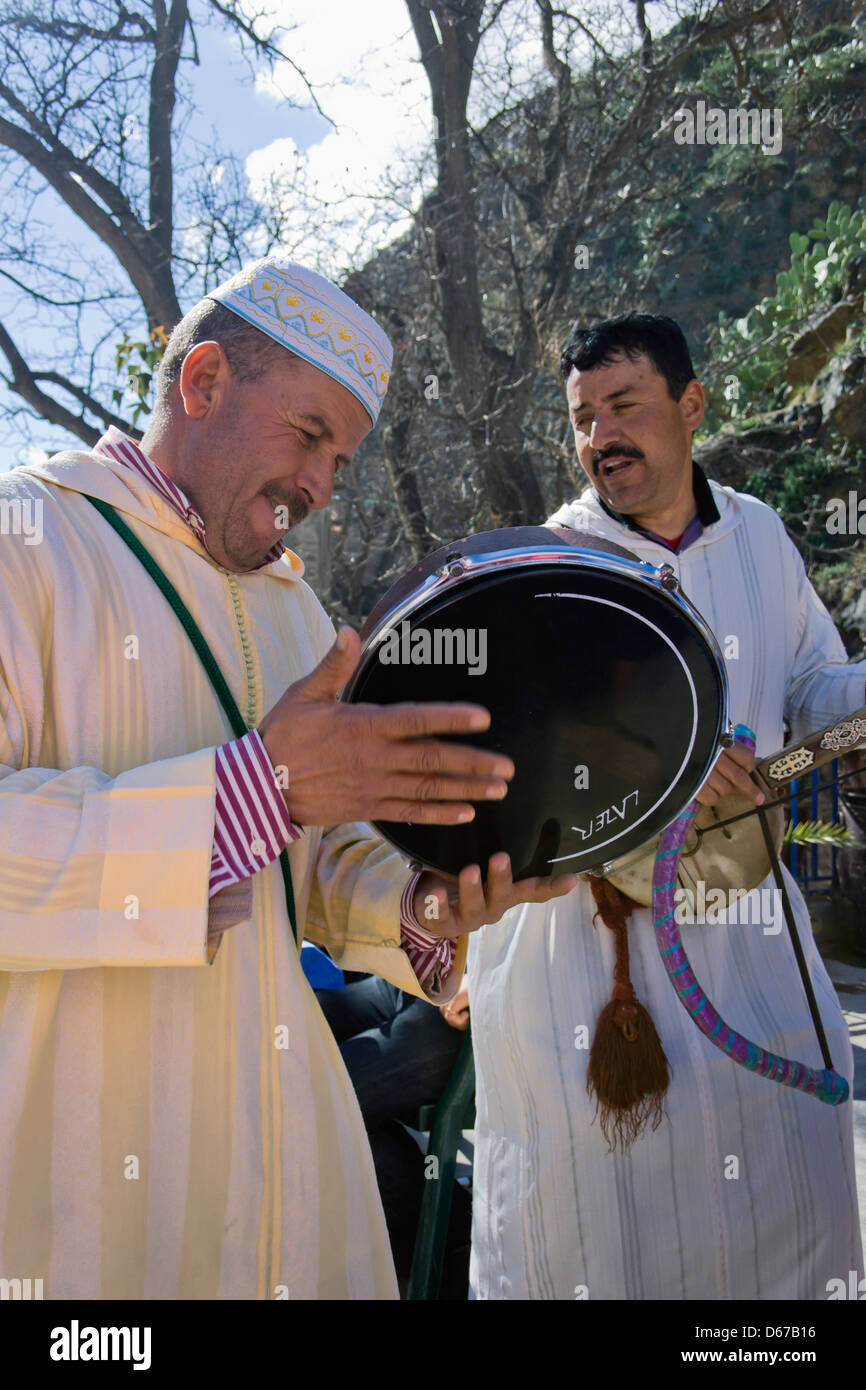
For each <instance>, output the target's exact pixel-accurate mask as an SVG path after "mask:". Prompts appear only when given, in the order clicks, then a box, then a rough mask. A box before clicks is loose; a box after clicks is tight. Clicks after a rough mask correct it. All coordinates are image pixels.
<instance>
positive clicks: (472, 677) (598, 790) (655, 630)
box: [344, 533, 725, 878]
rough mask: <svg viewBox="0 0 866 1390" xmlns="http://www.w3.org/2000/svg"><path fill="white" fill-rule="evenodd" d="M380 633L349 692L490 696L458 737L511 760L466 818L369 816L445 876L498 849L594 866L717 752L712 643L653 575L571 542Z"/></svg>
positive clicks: (690, 784) (558, 866)
mask: <svg viewBox="0 0 866 1390" xmlns="http://www.w3.org/2000/svg"><path fill="white" fill-rule="evenodd" d="M548 534H549V533H548ZM551 539H552V540H553V541H554V542H555V541H556V538H555V537H552V538H551ZM558 548H559V550H560V551H561V550H562V549H563V547H562V545H561V544H560V545H559V547H558ZM616 563H617V562H616V561H613V562H612V565H614V566H615V565H616ZM619 568H620V570H621V569H622V568H623V566H622V565H621V564H620V566H619ZM634 568H635V569H638V567H637V566H635V567H634ZM640 568H641V569H645V568H646V567H640ZM401 611H402V612H404V613H405V611H406V610H405V607H404V608H403V609H402V610H401ZM383 631H384V633H385V635H384V637H383V636H382V633H383ZM376 635H377V634H375V633H374V638H375V636H376ZM378 636H379V638H380V640H378V641H374V643H373V645H372V646H370V647H368V649H367V650H366V651H365V654H364V657H363V659H362V663H361V666H360V667H359V669H358V671H357V672H356V675H355V677H354V679H353V680H352V682H351V683H350V686H349V687H348V688H347V691H346V692H345V694H344V698H345V699H349V700H351V701H353V702H359V701H363V702H371V703H375V704H392V703H395V702H397V701H404V700H411V701H441V700H445V701H471V702H473V703H477V704H481V705H484V706H486V708H487V709H489V710H490V713H491V716H492V719H491V726H490V729H489V730H488V731H487V732H486V733H484V734H480V735H479V734H473V735H471V736H468V737H467V738H466V740H465V741H467V742H472V743H474V744H475V745H477V746H479V747H484V748H491V749H496V750H497V751H500V752H503V753H506V754H507V755H508V756H509V757H510V758H511V759H512V760H513V762H514V764H515V768H516V773H515V776H514V778H513V780H512V781H511V783H510V784H509V790H508V794H507V796H506V797H505V799H504V801H502V802H495V803H478V804H476V807H475V811H476V814H475V819H474V821H472V822H471V823H469V824H468V825H462V826H424V825H407V824H397V823H392V822H382V823H378V825H377V828H378V829H379V830H380V832H381V833H382V834H383V836H384V837H385V838H386V839H387V840H389V841H390V842H391V843H392V844H394V845H395V846H396V847H397V848H398V849H400V850H402V851H403V852H404V853H405V854H406V855H407V856H408V857H409V858H410V859H416V860H418V861H419V862H420V863H422V864H425V865H427V866H429V867H431V868H434V869H437V870H438V871H440V872H441V873H444V874H446V875H449V876H450V875H456V874H457V873H459V871H460V870H461V869H462V868H463V867H464V866H465V865H467V864H480V865H481V866H482V871H486V867H487V860H488V859H489V857H490V855H492V854H494V853H496V852H497V851H499V850H506V851H507V852H508V853H509V855H510V856H511V863H512V870H513V873H514V876H515V878H526V877H529V876H532V875H549V874H555V873H568V872H576V873H580V872H586V871H588V870H598V869H600V868H601V866H602V865H603V864H605V863H608V862H610V861H611V860H614V859H618V858H620V857H621V856H622V855H624V854H627V853H628V852H629V851H631V850H632V849H635V848H637V847H638V846H640V845H642V844H645V843H646V842H647V841H648V840H650V839H652V838H653V836H654V835H656V834H658V833H659V831H660V830H661V829H663V828H664V826H666V825H668V824H669V823H670V821H671V820H673V818H674V817H675V816H676V815H677V814H678V813H679V811H680V810H681V809H682V807H683V806H684V805H685V803H686V802H687V801H688V800H690V799H691V797H692V796H693V795H694V792H695V791H696V790H697V789H698V787H699V786H700V785H701V783H702V782H703V781H704V779H705V777H706V775H707V773H708V771H709V768H710V766H711V765H712V762H713V761H714V759H715V756H716V753H717V749H718V742H719V736H720V734H721V732H722V728H723V724H724V717H725V685H724V676H723V673H722V668H721V664H720V662H719V661H718V659H717V657H716V655H715V653H714V650H713V646H712V645H711V639H710V640H708V639H707V637H706V636H705V635H704V633H703V631H702V630H701V627H700V626H699V624H698V623H697V622H695V621H693V620H692V619H690V617H689V615H688V613H687V611H686V607H685V605H684V604H682V603H680V602H678V601H677V600H676V599H674V598H672V597H671V596H670V595H669V594H668V593H666V592H664V591H663V590H661V588H660V587H659V586H657V585H654V584H651V583H647V582H645V581H642V580H640V579H639V578H636V577H632V576H631V575H629V574H623V573H620V572H617V570H616V569H615V568H611V569H610V570H606V569H601V568H598V567H597V566H595V567H593V566H592V565H590V564H587V563H581V557H580V552H579V551H575V552H574V553H573V554H572V555H570V556H569V557H568V562H567V563H565V564H563V563H553V562H550V561H547V562H545V559H544V558H543V556H539V557H537V558H536V559H535V560H534V561H533V563H532V564H531V565H530V566H528V567H514V568H503V569H499V570H492V571H490V572H487V573H481V574H475V575H473V574H471V573H467V574H466V575H465V576H464V577H462V578H457V579H455V581H454V582H453V584H450V585H449V586H448V587H446V588H445V589H443V590H442V591H441V592H440V593H439V594H437V595H434V596H432V597H430V598H428V599H427V600H426V601H425V600H424V599H423V598H419V601H418V604H417V606H416V607H415V608H414V610H412V611H410V612H409V613H408V614H407V615H406V616H404V617H402V618H400V619H399V620H398V621H397V622H396V623H394V624H393V625H391V626H389V625H386V626H385V628H384V629H383V628H382V627H380V628H379V632H378Z"/></svg>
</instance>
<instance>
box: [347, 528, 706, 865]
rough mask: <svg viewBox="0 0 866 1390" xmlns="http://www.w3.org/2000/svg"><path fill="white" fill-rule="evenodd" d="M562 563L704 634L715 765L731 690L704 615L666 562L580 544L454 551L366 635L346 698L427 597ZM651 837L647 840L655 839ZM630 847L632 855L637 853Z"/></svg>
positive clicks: (686, 802) (382, 830) (381, 830)
mask: <svg viewBox="0 0 866 1390" xmlns="http://www.w3.org/2000/svg"><path fill="white" fill-rule="evenodd" d="M536 564H537V565H545V566H549V565H561V566H563V568H572V569H588V570H590V571H597V572H600V573H607V574H611V573H612V574H615V575H617V576H619V577H620V578H626V579H630V580H633V581H635V582H636V583H638V584H639V585H641V586H643V587H644V588H646V589H649V590H650V591H652V592H653V593H655V594H656V595H661V596H662V597H663V598H664V599H665V600H666V601H667V602H668V603H669V604H672V605H673V606H674V608H675V609H676V610H677V611H678V612H679V613H680V615H681V616H682V617H684V618H685V619H686V621H687V622H688V623H689V624H690V625H691V627H692V628H693V629H694V630H695V631H696V632H697V633H698V634H699V635H700V636H701V637H702V638H703V640H704V643H705V645H706V647H707V650H708V652H709V654H710V656H711V657H712V659H713V663H714V666H715V669H716V672H717V675H718V681H719V717H718V723H719V731H718V734H717V736H716V743H715V750H716V751H715V752H714V753H713V755H712V759H711V760H710V762H709V764H708V770H709V768H710V767H711V766H712V765H713V762H714V761H715V758H716V757H717V756H718V753H719V752H721V750H722V749H723V748H724V747H725V746H726V744H725V741H724V735H725V734H726V733H729V732H730V728H731V725H730V718H729V706H730V689H729V684H728V676H727V669H726V666H725V659H724V656H723V654H722V651H721V648H720V646H719V643H718V641H717V640H716V636H715V634H714V633H713V631H712V629H711V628H710V627H709V625H708V623H707V621H706V619H705V618H704V617H703V616H702V614H701V613H700V612H699V610H698V609H697V608H696V607H695V605H694V604H693V603H692V602H691V600H690V599H689V598H687V597H686V595H685V594H684V593H683V592H682V591H681V589H680V584H679V579H678V578H677V579H676V580H675V583H674V584H673V585H669V584H665V583H663V582H662V579H663V574H664V570H665V566H664V565H653V564H652V563H651V562H650V561H647V560H638V559H628V558H626V557H625V556H619V555H611V554H610V553H609V552H607V551H595V550H588V549H583V548H581V547H579V546H571V545H569V546H561V545H556V544H553V545H551V546H550V547H547V546H543V547H541V546H537V545H535V546H529V547H526V548H523V547H515V548H514V549H509V550H493V551H482V552H477V553H475V554H471V555H461V554H460V553H459V551H455V554H454V557H453V560H450V559H449V560H447V561H446V562H445V563H444V564H443V565H442V566H441V567H440V569H439V570H437V571H435V572H434V573H433V574H430V575H428V576H427V577H426V578H425V579H424V580H423V582H422V583H421V584H419V585H418V587H417V588H416V589H414V590H413V591H412V592H411V593H409V594H408V595H407V596H406V597H405V598H404V599H402V600H401V602H400V603H398V605H397V606H396V608H393V609H392V610H391V611H390V612H388V613H385V614H383V616H382V618H381V619H380V620H379V622H378V623H377V625H376V627H375V628H374V629H373V630H372V631H371V632H369V633H368V634H367V637H366V638H365V640H364V643H363V646H362V650H361V659H360V661H359V663H358V667H357V669H356V671H355V672H354V673H353V675H352V677H351V678H350V680H349V682H348V683H347V685H346V687H345V689H344V691H343V694H342V697H341V698H343V699H347V698H351V695H352V692H353V690H354V689H355V687H356V686H357V684H358V682H359V681H360V680H361V678H362V677H363V676H364V675H365V674H366V671H367V660H366V659H367V658H368V657H369V656H370V655H371V649H372V648H373V647H374V646H375V645H376V643H377V642H378V640H379V639H380V638H381V635H382V633H383V632H385V631H388V630H390V629H392V628H394V627H395V626H397V625H399V623H401V622H402V621H403V620H404V618H407V617H410V616H411V615H412V614H413V613H414V612H415V611H416V610H417V609H418V608H419V607H421V606H422V605H423V604H426V603H427V602H429V601H431V600H435V599H440V598H442V597H444V596H445V595H447V594H448V593H449V591H451V590H453V589H456V588H458V587H459V585H460V584H461V583H463V582H464V581H465V580H467V579H477V578H481V577H483V576H485V575H489V574H495V573H496V572H497V571H503V572H505V571H509V570H515V571H517V570H523V569H527V568H529V567H530V566H532V565H536ZM693 796H694V793H692V795H690V796H686V797H685V799H684V800H683V802H682V804H681V805H679V806H678V808H677V810H676V812H675V813H674V814H673V815H672V817H671V820H672V821H673V820H674V819H676V817H677V816H678V815H680V814H681V813H682V811H684V810H685V808H686V807H687V806H688V805H689V803H690V801H691V800H692V799H693ZM375 824H376V828H377V829H378V831H379V833H380V834H381V835H382V836H383V838H384V839H385V840H386V841H388V842H389V843H393V841H391V840H390V837H389V836H388V834H387V831H386V829H385V825H384V823H383V824H379V822H376V823H375ZM652 838H653V837H652V836H650V837H649V839H648V840H647V841H646V843H651V841H652ZM395 848H396V849H397V850H398V853H400V854H402V855H404V857H408V856H407V851H406V850H405V849H404V848H402V847H401V846H399V845H396V846H395ZM639 848H640V846H637V847H636V848H635V850H632V851H629V852H628V853H629V854H633V853H636V852H637V849H639ZM623 857H624V856H622V855H618V856H614V858H613V859H607V860H604V861H599V863H598V865H593V866H592V867H591V868H583V869H581V870H580V872H582V873H590V872H598V873H602V872H604V871H605V870H607V869H608V868H610V867H611V866H612V865H613V864H616V863H618V862H619V860H620V859H621V858H623Z"/></svg>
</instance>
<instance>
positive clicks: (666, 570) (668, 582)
mask: <svg viewBox="0 0 866 1390" xmlns="http://www.w3.org/2000/svg"><path fill="white" fill-rule="evenodd" d="M659 583H660V584H661V586H662V588H663V589H678V588H679V584H680V581H679V580H678V579H677V572H676V570H675V569H674V567H673V565H662V567H661V569H660V570H659Z"/></svg>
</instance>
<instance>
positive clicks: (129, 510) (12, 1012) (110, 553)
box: [0, 257, 570, 1299]
mask: <svg viewBox="0 0 866 1390" xmlns="http://www.w3.org/2000/svg"><path fill="white" fill-rule="evenodd" d="M390 364H391V349H390V345H389V343H388V341H387V339H386V338H385V336H384V334H382V332H381V330H380V329H379V328H378V326H377V325H376V324H375V323H374V322H373V320H372V319H371V318H369V316H368V315H367V314H365V313H364V312H363V311H362V310H361V309H359V307H358V306H357V305H356V304H354V303H353V301H352V300H350V299H348V298H347V297H346V296H345V295H344V294H343V293H342V292H341V291H340V290H339V289H337V287H336V286H334V285H331V284H330V283H329V282H328V281H326V280H323V279H322V277H321V276H318V275H316V274H314V273H313V272H312V271H308V270H305V269H303V268H302V267H298V266H294V265H292V264H291V263H289V262H287V261H285V260H283V259H281V258H279V257H271V258H269V259H268V260H267V261H264V262H260V263H259V264H258V265H256V266H253V267H252V268H250V269H248V270H246V271H244V272H242V273H241V274H240V275H238V276H236V277H235V278H234V279H233V280H231V281H230V282H229V283H228V284H227V285H224V286H222V287H221V288H219V289H218V290H216V291H215V293H214V294H213V295H212V296H210V297H209V298H206V299H204V300H202V301H201V303H199V304H197V305H196V306H195V307H194V308H193V309H192V310H191V312H190V313H189V314H188V315H187V316H186V318H184V319H183V320H182V321H181V323H180V324H179V325H178V326H177V328H176V329H175V331H174V333H173V334H172V336H171V339H170V341H169V345H168V347H167V349H166V353H165V357H164V359H163V362H162V364H161V368H160V373H159V378H158V386H157V400H156V406H155V409H154V413H153V416H152V417H151V424H150V426H149V428H148V431H147V433H146V435H145V437H144V439H143V440H142V441H141V444H140V445H139V444H137V443H135V442H134V441H133V440H131V439H128V438H126V437H125V436H123V435H121V434H119V433H118V432H117V431H115V430H109V432H108V434H106V435H105V436H103V438H102V439H100V440H99V441H98V443H97V444H96V445H95V446H94V448H93V449H92V451H90V452H82V451H71V452H68V453H62V454H59V455H57V456H56V457H55V458H53V459H51V460H49V461H48V462H45V463H41V464H33V465H29V466H27V467H25V468H19V469H16V470H14V471H13V472H12V473H10V474H7V475H5V476H4V477H3V478H2V479H0V496H7V497H9V498H10V499H12V498H19V499H23V498H29V499H30V500H31V504H35V505H37V506H38V507H39V509H40V512H41V513H42V522H43V524H42V534H43V539H44V542H45V543H44V544H43V545H40V546H36V547H33V546H29V545H26V546H25V544H24V541H23V539H22V538H20V537H17V536H10V537H7V538H5V539H4V541H3V544H2V548H0V582H2V584H3V587H4V592H5V595H6V598H5V602H4V604H3V606H2V610H0V1053H2V1055H3V1057H4V1058H5V1059H7V1062H8V1064H7V1066H6V1067H5V1068H4V1080H3V1086H2V1088H0V1278H5V1279H21V1278H34V1277H37V1278H40V1279H41V1280H42V1284H43V1292H44V1296H45V1297H46V1298H49V1299H62V1298H87V1299H91V1298H92V1299H103V1298H123V1299H127V1298H129V1299H154V1298H159V1299H178V1298H183V1299H198V1298H201V1299H211V1298H241V1299H248V1298H268V1299H270V1298H375V1297H384V1298H392V1297H394V1296H395V1295H396V1285H395V1280H394V1273H393V1266H392V1263H391V1258H390V1252H389V1249H388V1239H387V1232H386V1229H385V1225H384V1220H383V1215H382V1208H381V1203H380V1201H379V1195H378V1191H377V1188H376V1180H375V1174H374V1172H373V1167H372V1161H371V1157H370V1152H369V1147H368V1144H367V1140H366V1136H365V1134H364V1129H363V1123H362V1120H361V1116H360V1112H359V1110H358V1106H357V1102H356V1101H355V1097H354V1095H353V1093H352V1090H351V1086H350V1084H349V1081H348V1077H347V1075H346V1072H345V1069H344V1067H343V1065H342V1062H341V1060H340V1056H339V1053H338V1050H337V1047H336V1045H335V1043H334V1041H333V1038H332V1036H331V1034H330V1032H329V1030H328V1028H327V1025H326V1024H325V1022H324V1019H323V1017H322V1015H321V1013H320V1011H319V1008H318V1005H317V1004H316V1002H315V999H314V996H313V994H312V992H311V991H310V989H309V988H308V986H307V984H306V981H305V979H304V977H303V974H302V972H301V968H300V962H299V958H298V949H297V947H296V945H295V942H294V940H293V939H292V925H293V922H292V918H293V917H296V919H297V923H298V926H299V931H298V935H299V936H302V935H304V934H306V935H307V936H309V937H311V938H312V939H314V940H316V941H319V942H320V943H322V944H325V945H327V947H328V949H329V950H330V952H331V953H332V955H334V956H335V957H336V958H337V959H338V960H339V961H340V963H341V964H343V965H344V966H345V967H346V968H348V969H354V970H367V971H374V972H376V973H378V974H381V975H384V976H385V977H386V978H388V979H389V980H391V981H392V982H393V983H395V984H396V985H398V986H400V987H401V988H404V989H407V990H410V991H412V992H414V993H415V994H419V995H422V996H423V997H426V998H429V999H431V1000H434V1001H436V1002H443V1001H446V1000H447V999H448V998H449V997H450V996H451V995H452V994H453V993H454V991H455V989H456V988H457V985H458V983H459V980H460V978H461V974H462V965H463V961H464V959H465V955H466V944H467V935H466V934H467V933H468V932H470V931H472V930H475V929H476V928H477V927H479V926H480V925H481V923H482V922H492V921H495V920H497V919H498V918H499V916H501V915H502V913H503V912H504V911H505V910H506V909H507V908H508V907H509V906H510V905H511V904H513V903H515V902H517V901H522V900H529V899H532V900H535V901H543V900H546V899H547V898H548V897H549V896H550V895H551V893H552V892H557V891H562V890H564V889H565V888H567V887H568V886H570V884H569V881H568V880H566V881H565V882H564V883H563V884H561V885H559V884H553V885H550V884H544V885H538V884H534V883H532V882H528V883H526V884H517V885H513V884H512V883H511V878H510V873H509V872H508V868H507V864H498V863H494V864H492V865H491V866H490V867H489V870H488V874H487V880H486V884H485V885H484V886H482V884H481V876H480V872H479V870H477V869H473V868H469V869H468V870H466V871H464V874H463V875H462V876H461V884H460V891H459V897H458V901H457V903H456V904H455V905H453V906H451V907H449V905H448V904H447V902H446V900H445V896H444V893H443V890H442V887H441V885H437V884H436V883H435V882H434V881H432V880H430V879H428V878H422V879H421V880H419V879H418V878H417V876H416V877H415V878H411V877H410V874H409V870H408V868H407V867H406V865H405V863H404V861H402V860H401V859H400V857H399V856H398V855H397V854H396V853H395V852H394V851H392V850H390V849H388V848H387V847H386V846H385V845H384V844H383V843H382V842H381V841H380V840H379V839H378V838H376V837H375V836H374V835H373V834H372V832H371V830H370V828H369V825H367V824H364V823H363V822H366V821H369V820H372V819H386V820H387V819H414V820H418V821H430V822H436V821H438V822H448V823H453V822H455V821H457V820H459V819H461V818H466V817H468V816H471V815H472V814H473V812H472V806H471V803H472V802H473V801H477V800H480V799H482V798H483V797H484V796H485V795H494V796H496V795H499V796H501V795H504V793H505V791H506V782H507V778H508V777H509V776H510V774H511V772H512V768H511V766H510V764H509V763H508V761H507V760H502V759H499V758H498V757H497V756H496V755H493V754H489V753H483V752H479V751H478V750H475V749H472V748H469V747H467V746H466V745H465V744H459V745H458V744H455V743H452V742H447V741H441V736H442V735H444V736H445V738H446V740H447V736H448V735H449V734H457V733H466V732H468V731H470V730H472V729H473V728H474V729H480V728H484V727H486V724H487V722H488V716H487V715H486V713H485V712H484V711H480V710H478V709H477V708H476V707H473V706H433V705H418V706H402V707H392V708H390V709H377V708H376V707H373V706H367V707H363V706H343V705H340V704H338V703H337V701H336V694H337V692H338V690H339V689H340V688H341V686H342V685H343V684H344V683H345V681H346V679H347V678H348V676H349V675H350V674H351V671H352V670H353V669H354V666H355V664H356V662H357V658H358V652H359V644H358V638H357V636H356V634H355V633H354V632H352V631H351V630H350V629H344V630H343V632H342V633H341V634H340V637H339V639H338V640H337V642H336V643H335V642H334V640H333V639H334V634H333V629H332V627H331V624H330V622H329V621H328V619H327V617H326V615H325V613H324V611H323V609H322V607H321V606H320V604H319V602H318V600H317V599H316V598H315V596H314V595H313V593H312V592H311V590H310V589H309V588H308V587H307V586H306V585H305V584H304V582H303V580H302V574H303V565H302V563H301V561H300V560H299V559H298V557H297V556H295V555H293V554H292V553H291V552H290V551H289V550H287V549H286V548H285V535H286V533H287V531H288V530H289V529H291V527H292V526H294V525H296V524H297V523H298V521H300V520H301V519H302V518H303V517H304V516H305V515H306V514H307V512H308V510H310V509H311V508H318V507H323V506H325V505H326V504H327V501H328V499H329V497H330V494H331V488H332V486H333V479H334V474H335V472H336V470H337V469H338V468H340V467H342V466H344V465H345V464H346V463H347V462H348V461H349V459H350V458H351V455H352V453H353V451H354V450H355V449H356V448H357V446H358V445H359V444H360V442H361V440H362V439H363V438H364V436H365V435H366V434H367V433H368V432H369V430H370V429H371V428H372V426H373V425H374V424H375V421H376V418H377V416H378V413H379V409H380V406H381V403H382V399H383V397H384V394H385V389H386V387H387V381H388V372H389V369H390ZM167 599H168V602H167ZM169 603H171V604H172V606H173V607H174V612H172V609H171V607H170V606H169ZM195 641H197V642H199V644H200V647H199V649H198V650H197V649H196V647H195V646H194V642H195ZM206 662H208V663H210V668H211V673H210V675H209V674H208V673H207V672H206V668H205V663H206ZM317 663H318V664H317ZM220 676H221V678H222V681H223V682H224V685H223V686H220ZM321 827H326V829H324V830H323V829H322V828H321ZM286 847H288V854H286ZM431 891H432V892H434V893H435V894H436V895H437V896H438V898H439V900H440V902H441V904H442V911H441V920H440V921H439V923H438V926H437V930H438V932H439V933H441V935H437V936H435V937H431V936H429V935H428V934H427V933H424V932H423V931H422V930H421V929H420V927H419V924H418V921H417V918H416V916H415V914H414V912H413V905H415V906H416V907H417V905H418V903H419V901H420V895H422V894H424V893H430V892H431ZM195 967H197V968H195ZM452 967H453V968H452ZM449 971H450V976H449V980H448V983H446V984H445V985H444V986H443V985H442V984H441V981H442V980H443V979H444V977H445V976H446V975H449Z"/></svg>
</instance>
